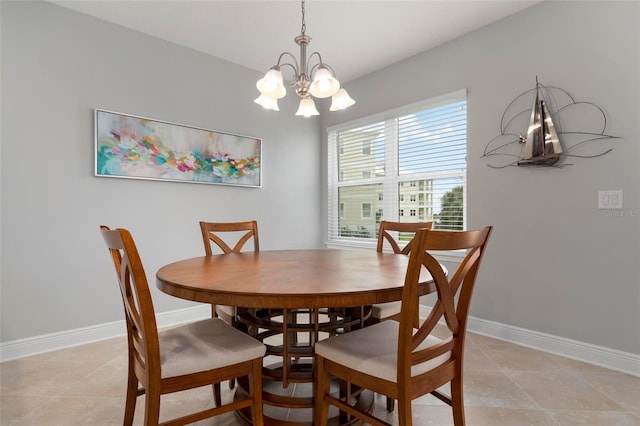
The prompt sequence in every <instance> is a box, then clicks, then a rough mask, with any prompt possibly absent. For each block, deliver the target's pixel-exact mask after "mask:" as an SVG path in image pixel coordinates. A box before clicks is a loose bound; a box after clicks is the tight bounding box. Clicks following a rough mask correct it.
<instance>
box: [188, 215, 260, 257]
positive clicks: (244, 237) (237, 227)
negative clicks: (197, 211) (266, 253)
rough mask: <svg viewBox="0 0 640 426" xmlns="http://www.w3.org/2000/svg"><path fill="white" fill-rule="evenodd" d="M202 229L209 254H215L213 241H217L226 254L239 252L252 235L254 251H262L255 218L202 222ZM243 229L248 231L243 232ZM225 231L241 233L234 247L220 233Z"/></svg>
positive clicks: (206, 251) (207, 253)
mask: <svg viewBox="0 0 640 426" xmlns="http://www.w3.org/2000/svg"><path fill="white" fill-rule="evenodd" d="M200 230H201V231H202V242H203V243H204V251H205V253H206V255H207V256H211V255H213V250H212V243H215V244H216V245H217V246H218V247H219V248H220V249H221V250H222V252H223V253H225V254H226V253H239V252H240V251H242V248H243V247H244V244H245V243H246V242H247V241H249V239H250V238H252V237H253V251H260V242H259V240H258V222H256V221H255V220H251V221H247V222H200ZM243 231H246V232H245V233H244V234H242V232H243ZM225 232H228V233H234V234H237V235H241V237H240V238H239V239H238V241H237V242H236V243H235V245H234V246H233V248H231V246H230V245H229V244H227V243H226V242H225V241H224V240H223V239H222V237H220V235H219V234H221V233H225Z"/></svg>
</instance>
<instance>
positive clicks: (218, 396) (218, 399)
mask: <svg viewBox="0 0 640 426" xmlns="http://www.w3.org/2000/svg"><path fill="white" fill-rule="evenodd" d="M213 400H214V402H215V403H216V407H220V406H221V405H222V392H221V391H220V383H214V384H213Z"/></svg>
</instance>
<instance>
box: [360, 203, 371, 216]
mask: <svg viewBox="0 0 640 426" xmlns="http://www.w3.org/2000/svg"><path fill="white" fill-rule="evenodd" d="M369 217H371V203H362V218H363V219H366V218H369Z"/></svg>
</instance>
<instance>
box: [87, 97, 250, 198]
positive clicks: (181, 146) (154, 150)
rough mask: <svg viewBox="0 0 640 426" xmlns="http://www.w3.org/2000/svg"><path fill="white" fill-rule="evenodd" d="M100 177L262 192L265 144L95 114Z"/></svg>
mask: <svg viewBox="0 0 640 426" xmlns="http://www.w3.org/2000/svg"><path fill="white" fill-rule="evenodd" d="M95 140H96V159H95V160H96V161H95V163H96V168H95V174H96V176H106V177H118V178H133V179H154V180H170V181H178V182H195V183H214V184H226V185H241V186H253V187H259V186H261V184H262V182H261V172H260V160H261V145H262V140H261V139H258V138H252V137H247V136H238V135H232V134H229V133H221V132H216V131H213V130H206V129H199V128H195V127H189V126H182V125H178V124H172V123H168V122H164V121H159V120H153V119H150V118H144V117H137V116H133V115H126V114H121V113H117V112H112V111H105V110H100V109H96V110H95Z"/></svg>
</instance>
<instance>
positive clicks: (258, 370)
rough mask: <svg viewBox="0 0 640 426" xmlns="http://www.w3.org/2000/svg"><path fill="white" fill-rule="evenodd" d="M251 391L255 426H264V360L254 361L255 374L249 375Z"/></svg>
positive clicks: (252, 414)
mask: <svg viewBox="0 0 640 426" xmlns="http://www.w3.org/2000/svg"><path fill="white" fill-rule="evenodd" d="M249 389H251V396H252V397H253V404H251V417H252V419H253V425H254V426H264V417H263V413H262V358H258V359H256V360H254V361H253V374H250V375H249Z"/></svg>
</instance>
